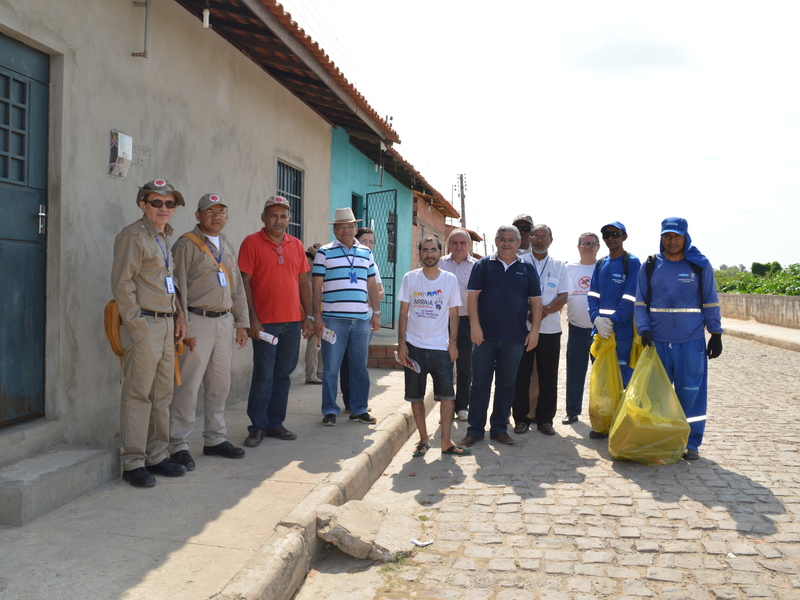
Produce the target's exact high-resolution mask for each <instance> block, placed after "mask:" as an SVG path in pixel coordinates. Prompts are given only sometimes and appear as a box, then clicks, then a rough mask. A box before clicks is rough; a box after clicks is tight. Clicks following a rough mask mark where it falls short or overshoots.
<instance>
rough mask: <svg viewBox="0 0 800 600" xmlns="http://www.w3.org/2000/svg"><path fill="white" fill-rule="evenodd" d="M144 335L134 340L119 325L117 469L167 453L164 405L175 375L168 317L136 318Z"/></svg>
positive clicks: (166, 407) (145, 463)
mask: <svg viewBox="0 0 800 600" xmlns="http://www.w3.org/2000/svg"><path fill="white" fill-rule="evenodd" d="M142 318H143V319H144V320H145V321H147V335H146V336H145V337H144V339H142V340H139V341H138V342H134V341H133V338H132V337H131V334H130V332H129V331H128V328H127V327H126V326H125V325H122V326H121V327H120V340H121V342H122V348H123V350H124V352H125V353H124V354H123V357H122V374H123V381H122V408H121V411H120V436H121V437H122V455H121V456H120V458H121V459H122V468H123V469H124V470H125V471H132V470H133V469H138V468H139V467H144V466H150V465H155V464H158V463H160V462H161V461H162V460H164V459H165V458H168V454H167V447H168V445H169V405H170V402H172V382H173V380H174V377H175V336H174V332H175V324H174V322H173V320H172V318H170V317H167V318H164V317H142Z"/></svg>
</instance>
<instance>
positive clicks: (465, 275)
mask: <svg viewBox="0 0 800 600" xmlns="http://www.w3.org/2000/svg"><path fill="white" fill-rule="evenodd" d="M471 247H472V238H471V237H470V235H469V232H467V230H466V229H454V230H453V231H451V232H450V237H448V238H447V249H448V251H449V252H450V254H448V255H447V256H443V257H442V258H440V259H439V268H440V269H441V270H442V271H447V272H448V273H452V274H453V275H455V276H456V279H457V280H458V292H459V296H460V298H461V306H459V307H458V344H457V347H458V358H457V359H456V406H455V410H456V416H457V417H458V420H459V421H466V420H467V414H468V413H467V411H468V409H469V388H470V385H471V384H472V337H471V336H472V333H471V329H470V326H469V315H468V314H467V284H468V283H469V276H470V275H471V274H472V267H474V266H475V263H476V262H478V261H477V260H475V258H473V257H472V255H471V254H470V248H471Z"/></svg>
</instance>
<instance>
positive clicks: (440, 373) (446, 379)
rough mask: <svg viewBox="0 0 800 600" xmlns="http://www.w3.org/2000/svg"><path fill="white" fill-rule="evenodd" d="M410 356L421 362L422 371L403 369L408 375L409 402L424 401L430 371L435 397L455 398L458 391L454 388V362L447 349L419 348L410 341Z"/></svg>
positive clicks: (442, 398)
mask: <svg viewBox="0 0 800 600" xmlns="http://www.w3.org/2000/svg"><path fill="white" fill-rule="evenodd" d="M406 346H408V357H409V358H413V359H414V360H415V361H417V362H418V363H419V366H420V371H419V373H415V372H414V371H412V370H411V369H403V371H404V372H405V376H406V400H408V401H409V402H422V401H423V400H424V399H425V385H426V383H427V380H428V373H430V374H431V377H432V378H433V398H434V400H436V401H437V402H438V401H439V400H455V397H456V393H455V389H454V388H453V363H452V362H450V353H449V352H448V351H447V350H428V349H427V348H417V347H416V346H412V345H411V344H409V343H406Z"/></svg>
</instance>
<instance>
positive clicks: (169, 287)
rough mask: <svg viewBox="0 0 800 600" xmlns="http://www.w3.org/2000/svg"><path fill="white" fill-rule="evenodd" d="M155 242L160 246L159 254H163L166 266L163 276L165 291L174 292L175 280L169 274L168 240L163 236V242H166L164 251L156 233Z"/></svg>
mask: <svg viewBox="0 0 800 600" xmlns="http://www.w3.org/2000/svg"><path fill="white" fill-rule="evenodd" d="M156 242H158V247H159V248H161V254H162V255H163V256H164V264H165V265H166V266H167V276H166V277H165V278H164V282H165V283H166V285H167V293H168V294H174V293H175V280H174V279H172V276H171V275H169V241H167V238H166V237H165V238H164V242H165V243H166V244H167V250H166V252H165V251H164V246H162V245H161V240H160V239H158V235H156Z"/></svg>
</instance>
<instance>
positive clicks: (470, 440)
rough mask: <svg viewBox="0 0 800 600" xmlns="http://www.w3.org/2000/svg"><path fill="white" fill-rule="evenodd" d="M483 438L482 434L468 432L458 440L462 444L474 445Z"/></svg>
mask: <svg viewBox="0 0 800 600" xmlns="http://www.w3.org/2000/svg"><path fill="white" fill-rule="evenodd" d="M482 439H483V436H482V435H480V436H478V435H470V434H469V433H468V434H467V435H465V436H464V439H463V440H461V441H460V442H459V444H461V445H462V446H467V447H468V448H469V447H470V446H474V445H475V444H476V443H478V442H480V441H481V440H482Z"/></svg>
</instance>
